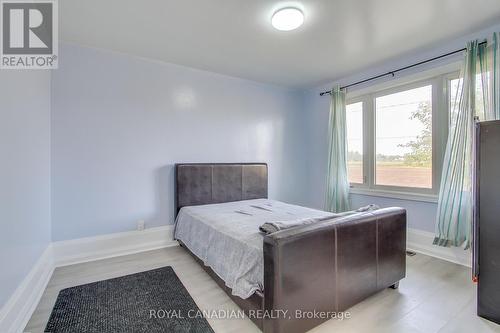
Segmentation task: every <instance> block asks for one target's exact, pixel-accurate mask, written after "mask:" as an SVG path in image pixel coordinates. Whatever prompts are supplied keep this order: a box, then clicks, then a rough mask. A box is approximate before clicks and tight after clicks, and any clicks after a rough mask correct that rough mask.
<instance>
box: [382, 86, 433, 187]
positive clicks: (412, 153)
mask: <svg viewBox="0 0 500 333" xmlns="http://www.w3.org/2000/svg"><path fill="white" fill-rule="evenodd" d="M375 117H376V130H375V133H376V139H375V140H376V142H375V183H376V184H377V185H386V186H402V187H417V188H429V189H430V188H432V85H426V86H423V87H419V88H415V89H408V90H404V91H401V92H397V93H394V94H390V95H385V96H380V97H377V98H376V99H375Z"/></svg>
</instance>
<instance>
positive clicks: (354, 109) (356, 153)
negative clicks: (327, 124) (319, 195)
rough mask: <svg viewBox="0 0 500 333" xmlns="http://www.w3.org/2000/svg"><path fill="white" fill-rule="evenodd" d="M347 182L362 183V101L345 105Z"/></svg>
mask: <svg viewBox="0 0 500 333" xmlns="http://www.w3.org/2000/svg"><path fill="white" fill-rule="evenodd" d="M346 123H347V172H348V175H349V182H350V183H355V184H363V180H364V179H363V178H364V177H363V102H358V103H352V104H348V105H347V106H346Z"/></svg>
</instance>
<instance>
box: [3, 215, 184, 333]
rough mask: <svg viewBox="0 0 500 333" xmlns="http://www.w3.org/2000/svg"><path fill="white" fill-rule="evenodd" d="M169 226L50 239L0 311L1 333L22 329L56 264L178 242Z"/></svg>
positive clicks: (65, 263)
mask: <svg viewBox="0 0 500 333" xmlns="http://www.w3.org/2000/svg"><path fill="white" fill-rule="evenodd" d="M173 231H174V227H173V226H172V225H168V226H163V227H157V228H150V229H145V230H143V231H128V232H120V233H115V234H109V235H102V236H96V237H88V238H79V239H72V240H67V241H60V242H53V243H51V244H49V246H48V247H47V248H46V249H45V251H44V252H43V254H42V255H41V256H40V259H38V261H37V263H36V264H35V265H34V266H33V268H32V269H31V271H30V272H29V274H28V275H27V276H26V278H25V279H24V280H23V282H22V283H21V284H20V285H19V287H17V289H16V290H15V292H14V294H13V295H12V296H11V297H10V299H9V300H8V301H7V303H6V304H5V305H4V306H3V307H2V309H1V310H0V332H2V333H4V332H6V333H18V332H22V331H23V329H24V327H25V326H26V324H27V323H28V321H29V319H30V318H31V315H32V314H33V312H34V311H35V309H36V306H37V305H38V302H39V301H40V298H41V297H42V295H43V292H44V291H45V288H46V287H47V284H48V282H49V280H50V277H51V276H52V273H53V272H54V269H55V268H56V267H60V266H66V265H73V264H77V263H82V262H87V261H94V260H100V259H105V258H111V257H118V256H123V255H127V254H133V253H139V252H144V251H151V250H156V249H160V248H164V247H169V246H175V245H178V243H177V241H174V239H173Z"/></svg>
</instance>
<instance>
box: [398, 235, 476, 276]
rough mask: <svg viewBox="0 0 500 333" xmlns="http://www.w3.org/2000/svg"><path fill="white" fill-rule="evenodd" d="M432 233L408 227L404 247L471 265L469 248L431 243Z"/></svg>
mask: <svg viewBox="0 0 500 333" xmlns="http://www.w3.org/2000/svg"><path fill="white" fill-rule="evenodd" d="M433 240H434V234H433V233H432V232H428V231H423V230H418V229H411V228H409V229H408V239H407V244H406V247H407V248H408V249H409V250H412V251H415V252H418V253H422V254H426V255H428V256H431V257H436V258H439V259H443V260H446V261H451V262H453V263H456V264H460V265H463V266H467V267H471V266H472V264H471V263H472V255H471V252H470V251H469V250H463V249H462V248H458V247H442V246H436V245H433V244H432V242H433Z"/></svg>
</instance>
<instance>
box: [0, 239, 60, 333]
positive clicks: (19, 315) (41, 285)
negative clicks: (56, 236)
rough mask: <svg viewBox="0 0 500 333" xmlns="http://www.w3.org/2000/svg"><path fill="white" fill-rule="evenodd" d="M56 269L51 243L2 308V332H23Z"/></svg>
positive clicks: (0, 320) (0, 328)
mask: <svg viewBox="0 0 500 333" xmlns="http://www.w3.org/2000/svg"><path fill="white" fill-rule="evenodd" d="M53 271H54V260H53V255H52V246H51V244H49V246H47V248H46V249H45V251H44V252H43V253H42V255H41V256H40V258H39V259H38V261H37V262H36V263H35V265H34V266H33V268H32V269H31V271H30V272H29V273H28V275H27V276H26V277H25V278H24V280H23V281H22V282H21V284H20V285H19V287H17V289H16V290H15V291H14V294H13V295H12V296H11V297H10V299H9V300H8V301H7V303H6V304H5V305H4V306H3V307H2V309H1V310H0V332H8V333H10V332H13V333H18V332H22V331H23V329H24V327H25V326H26V324H27V323H28V321H29V319H30V318H31V315H32V314H33V312H34V311H35V308H36V306H37V305H38V302H39V301H40V298H41V297H42V295H43V292H44V291H45V288H46V287H47V284H48V283H49V280H50V277H51V276H52V272H53Z"/></svg>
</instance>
